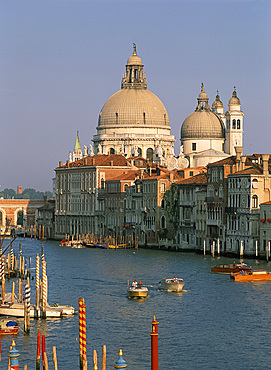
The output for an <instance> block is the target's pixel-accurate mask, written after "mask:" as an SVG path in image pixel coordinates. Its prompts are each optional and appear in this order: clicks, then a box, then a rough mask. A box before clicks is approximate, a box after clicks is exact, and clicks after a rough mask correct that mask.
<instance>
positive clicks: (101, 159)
mask: <svg viewBox="0 0 271 370" xmlns="http://www.w3.org/2000/svg"><path fill="white" fill-rule="evenodd" d="M80 166H95V167H98V166H100V167H103V166H119V167H130V163H129V162H128V161H127V159H126V158H125V157H124V156H123V155H119V154H110V155H105V154H102V155H94V156H92V157H85V158H82V159H79V160H78V161H74V162H69V167H80ZM62 167H68V165H67V163H65V164H64V165H63V166H62Z"/></svg>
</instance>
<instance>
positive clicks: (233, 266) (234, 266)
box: [211, 262, 252, 274]
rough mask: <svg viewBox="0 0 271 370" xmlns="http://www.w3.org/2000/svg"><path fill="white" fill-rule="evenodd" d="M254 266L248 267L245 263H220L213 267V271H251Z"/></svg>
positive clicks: (229, 272)
mask: <svg viewBox="0 0 271 370" xmlns="http://www.w3.org/2000/svg"><path fill="white" fill-rule="evenodd" d="M251 270H252V268H251V267H248V265H247V264H245V263H243V262H242V263H230V264H229V265H219V266H215V267H212V268H211V272H214V273H217V274H232V273H235V272H240V271H251Z"/></svg>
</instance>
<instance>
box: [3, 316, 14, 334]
mask: <svg viewBox="0 0 271 370" xmlns="http://www.w3.org/2000/svg"><path fill="white" fill-rule="evenodd" d="M18 330H19V323H18V322H16V321H14V320H11V319H10V318H8V317H7V318H4V317H3V318H2V319H0V336H1V335H17V334H18Z"/></svg>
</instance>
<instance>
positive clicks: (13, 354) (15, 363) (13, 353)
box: [8, 340, 21, 370]
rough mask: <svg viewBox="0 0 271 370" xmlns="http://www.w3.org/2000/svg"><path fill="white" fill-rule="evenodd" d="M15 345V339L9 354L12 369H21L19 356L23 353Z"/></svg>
mask: <svg viewBox="0 0 271 370" xmlns="http://www.w3.org/2000/svg"><path fill="white" fill-rule="evenodd" d="M15 345H16V344H15V341H14V340H13V341H12V344H11V347H10V351H9V354H8V358H9V369H10V370H19V357H20V356H21V355H20V353H19V352H18V351H17V349H16V347H15Z"/></svg>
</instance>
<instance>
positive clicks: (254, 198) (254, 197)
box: [252, 195, 258, 208]
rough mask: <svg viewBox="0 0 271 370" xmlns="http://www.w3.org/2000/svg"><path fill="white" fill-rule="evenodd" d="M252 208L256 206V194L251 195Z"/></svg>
mask: <svg viewBox="0 0 271 370" xmlns="http://www.w3.org/2000/svg"><path fill="white" fill-rule="evenodd" d="M252 208H258V197H257V195H253V197H252Z"/></svg>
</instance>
